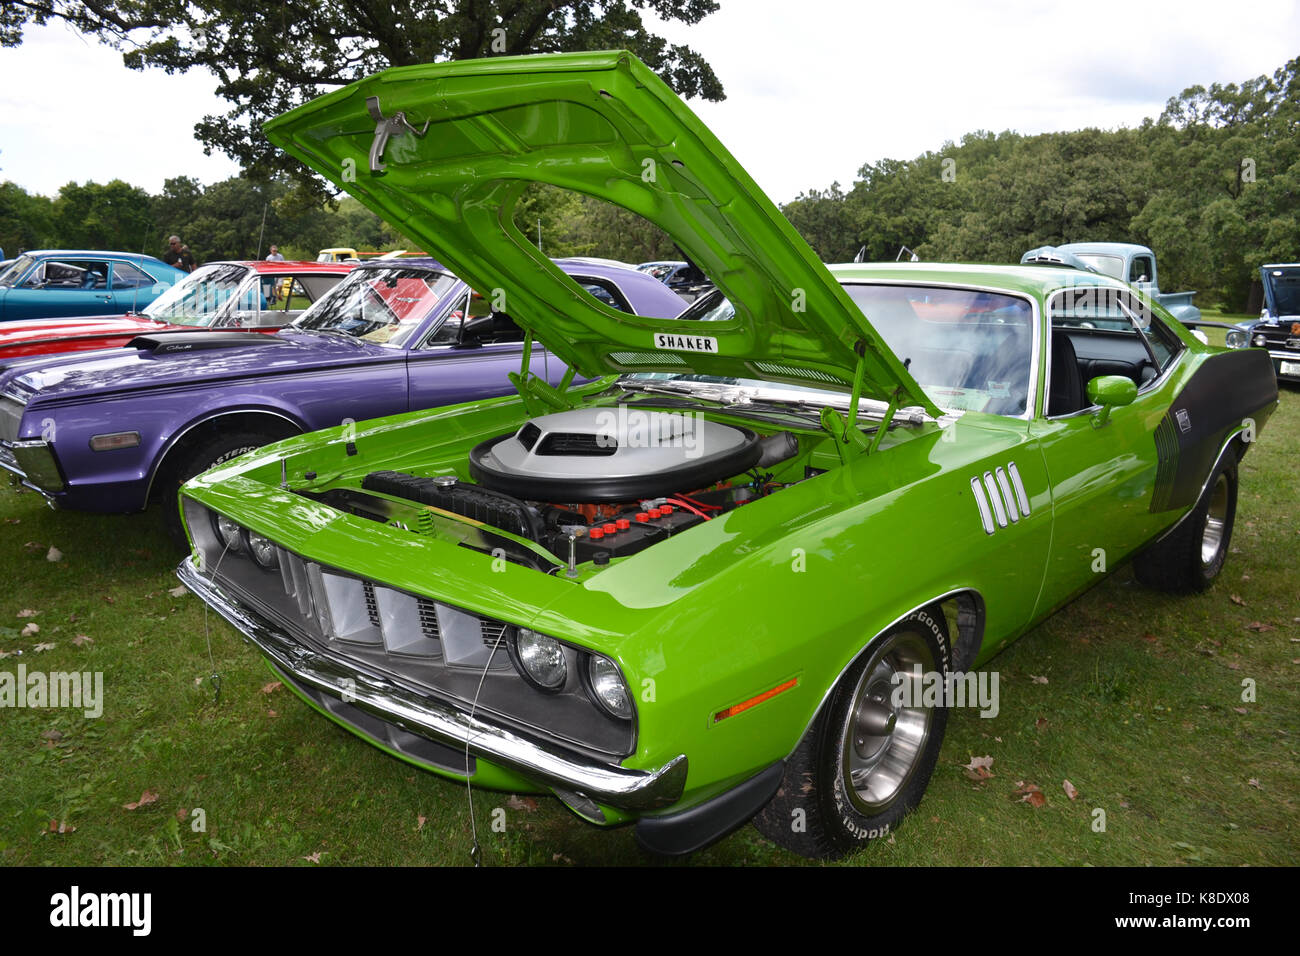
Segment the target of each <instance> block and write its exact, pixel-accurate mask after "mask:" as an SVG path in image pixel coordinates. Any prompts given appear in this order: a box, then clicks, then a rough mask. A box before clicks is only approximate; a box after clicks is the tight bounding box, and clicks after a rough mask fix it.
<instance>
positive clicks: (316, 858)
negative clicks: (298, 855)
mask: <svg viewBox="0 0 1300 956" xmlns="http://www.w3.org/2000/svg"><path fill="white" fill-rule="evenodd" d="M324 852H325V851H324V850H317V851H316V852H315V853H308V854H307V855H306V856H304V857H303V859H304V860H306V861H307V862H308V863H319V862H320V855H321V854H322V853H324Z"/></svg>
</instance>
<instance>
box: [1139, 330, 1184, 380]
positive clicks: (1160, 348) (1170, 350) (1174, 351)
mask: <svg viewBox="0 0 1300 956" xmlns="http://www.w3.org/2000/svg"><path fill="white" fill-rule="evenodd" d="M1138 327H1139V329H1141V332H1142V335H1143V337H1144V338H1145V339H1146V342H1147V347H1148V348H1150V349H1151V354H1152V355H1154V356H1155V358H1156V365H1158V366H1159V368H1160V371H1161V372H1163V371H1164V370H1165V369H1167V368H1168V367H1169V366H1170V364H1172V362H1173V360H1174V359H1176V358H1177V357H1178V355H1179V353H1180V352H1182V350H1183V349H1184V348H1185V346H1184V345H1183V342H1182V340H1181V339H1180V338H1179V337H1178V336H1176V335H1174V333H1173V332H1171V331H1170V330H1169V328H1168V327H1167V326H1166V325H1165V324H1164V323H1163V322H1161V321H1160V320H1159V319H1157V318H1155V317H1154V316H1151V317H1150V322H1148V323H1147V324H1145V325H1143V323H1142V322H1140V321H1139V322H1138Z"/></svg>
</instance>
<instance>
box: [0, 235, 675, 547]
mask: <svg viewBox="0 0 1300 956" xmlns="http://www.w3.org/2000/svg"><path fill="white" fill-rule="evenodd" d="M557 265H559V267H560V268H561V269H563V270H564V271H565V272H567V273H568V274H569V275H571V276H572V277H573V278H574V279H575V280H576V281H577V283H578V284H579V286H581V287H582V288H584V289H585V290H587V291H588V292H590V293H591V294H592V295H593V296H595V297H596V298H597V299H598V300H600V301H601V302H603V303H604V304H605V305H607V306H609V307H611V308H613V309H616V310H618V311H622V312H627V313H633V314H636V315H647V316H654V317H656V318H670V317H672V316H675V315H677V314H678V313H680V312H681V311H682V309H683V308H684V306H685V303H683V302H682V300H681V299H680V298H679V297H678V296H677V295H675V294H674V293H672V292H671V291H669V290H668V288H667V287H666V286H664V285H663V284H662V283H660V282H657V281H655V280H654V279H652V278H651V277H649V276H647V275H644V274H642V273H639V272H636V271H635V270H632V269H625V268H611V267H607V266H599V265H593V264H591V263H585V262H572V261H566V260H560V261H559V262H558V263H557ZM507 309H508V303H506V302H504V301H502V300H501V299H500V298H499V297H498V296H495V295H493V294H492V293H491V291H490V290H489V292H488V296H487V297H483V296H480V295H479V294H478V293H477V292H475V291H474V290H472V289H471V288H470V287H469V286H467V285H466V284H465V283H464V282H462V281H461V280H460V279H458V278H456V277H455V276H453V275H452V274H451V273H450V272H448V271H447V270H446V269H444V268H443V267H442V266H441V265H439V264H438V263H437V262H434V261H433V260H431V259H422V260H410V259H407V260H400V261H376V262H369V263H364V264H362V265H358V266H356V267H355V269H354V271H353V272H352V274H350V275H349V276H348V278H347V279H346V280H345V281H343V282H341V283H339V284H338V285H337V286H335V287H334V288H333V289H331V290H330V291H329V292H328V293H326V294H325V296H323V297H322V298H321V299H320V300H319V301H317V302H316V303H315V304H314V305H313V306H312V307H311V308H310V309H308V310H307V311H306V312H305V313H304V314H303V315H302V316H300V317H299V318H298V320H297V321H296V322H294V323H293V324H292V325H290V326H288V327H286V328H284V329H281V330H280V331H278V332H273V333H269V334H268V333H261V332H241V331H228V332H160V333H154V334H150V335H142V336H138V337H136V338H135V339H133V340H132V341H131V343H130V344H129V345H127V346H125V347H122V348H117V349H111V350H104V351H98V352H84V353H79V354H77V355H75V356H63V357H55V358H45V359H30V360H26V361H20V362H15V363H12V364H11V365H10V366H9V368H8V369H7V370H6V371H4V372H2V373H0V468H4V469H6V470H8V471H9V472H11V473H12V474H13V475H15V476H16V477H17V479H18V480H19V481H21V482H22V483H23V484H24V485H26V486H27V487H29V488H32V489H34V490H36V491H39V492H40V493H41V494H43V495H44V496H45V497H46V499H47V500H48V501H49V502H50V504H51V505H53V506H56V507H60V508H68V509H72V510H78V511H93V512H131V511H139V510H142V509H144V508H145V507H146V506H147V504H148V503H149V501H150V500H151V498H154V497H157V496H159V495H162V496H165V497H166V498H168V499H169V502H170V507H169V508H168V510H167V513H168V515H169V516H170V517H171V518H172V519H174V520H176V521H177V522H178V521H179V519H178V517H177V514H176V505H175V501H176V490H177V489H178V488H179V486H180V484H181V483H182V482H184V481H185V480H188V479H189V478H190V477H192V476H194V475H196V474H199V473H200V472H203V471H206V470H207V469H208V468H210V467H212V466H213V465H216V464H219V463H221V462H223V461H225V460H227V459H229V458H233V457H235V456H237V455H240V454H243V453H244V452H246V451H249V450H251V449H253V448H257V447H259V446H261V445H264V444H266V443H267V442H270V441H275V440H278V439H281V438H286V437H288V436H290V435H296V434H298V433H300V432H308V431H315V430H317V429H320V428H324V427H326V426H331V425H338V424H340V423H342V422H344V421H345V420H348V419H351V420H354V421H364V420H366V419H370V418H377V417H380V416H382V415H392V414H396V413H398V412H406V411H414V410H418V409H424V408H433V407H435V406H440V405H448V404H452V403H457V402H466V401H471V400H475V399H482V398H489V397H493V396H497V395H504V394H508V393H510V392H511V391H513V386H512V385H511V382H510V380H509V378H508V377H507V374H508V373H510V372H518V371H519V370H520V367H521V357H522V355H523V352H524V348H525V343H524V334H523V332H522V331H521V330H520V329H519V327H518V326H516V325H515V324H514V322H513V321H512V320H511V319H510V317H509V315H508V312H507ZM530 356H531V357H530V366H529V367H530V368H531V369H532V370H533V371H534V372H535V373H538V374H540V375H541V376H542V377H543V378H544V379H545V380H546V381H548V382H550V383H551V384H552V385H554V384H558V383H559V382H560V381H561V380H562V379H563V378H564V376H565V375H566V373H567V371H568V370H567V368H566V366H565V365H564V363H563V362H561V361H559V360H558V359H556V358H555V357H554V356H552V355H550V354H549V353H548V352H547V350H545V349H543V348H542V347H541V346H540V345H533V346H532V347H531V349H530Z"/></svg>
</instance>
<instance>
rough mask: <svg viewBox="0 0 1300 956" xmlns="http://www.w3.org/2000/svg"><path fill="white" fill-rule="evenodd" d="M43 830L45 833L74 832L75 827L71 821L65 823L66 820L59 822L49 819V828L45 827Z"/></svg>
mask: <svg viewBox="0 0 1300 956" xmlns="http://www.w3.org/2000/svg"><path fill="white" fill-rule="evenodd" d="M45 832H46V833H76V832H77V828H76V827H74V826H73V825H72V824H71V823H66V822H64V823H60V822H59V821H58V820H51V821H50V826H49V829H47V830H46V831H45Z"/></svg>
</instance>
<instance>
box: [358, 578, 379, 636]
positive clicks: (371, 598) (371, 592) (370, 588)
mask: <svg viewBox="0 0 1300 956" xmlns="http://www.w3.org/2000/svg"><path fill="white" fill-rule="evenodd" d="M361 592H362V593H363V594H364V595H365V596H366V617H368V618H369V619H370V626H371V627H378V626H379V603H378V602H377V601H376V600H375V586H374V585H373V584H371V583H370V582H369V581H366V582H364V583H363V584H362V585H361Z"/></svg>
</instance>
